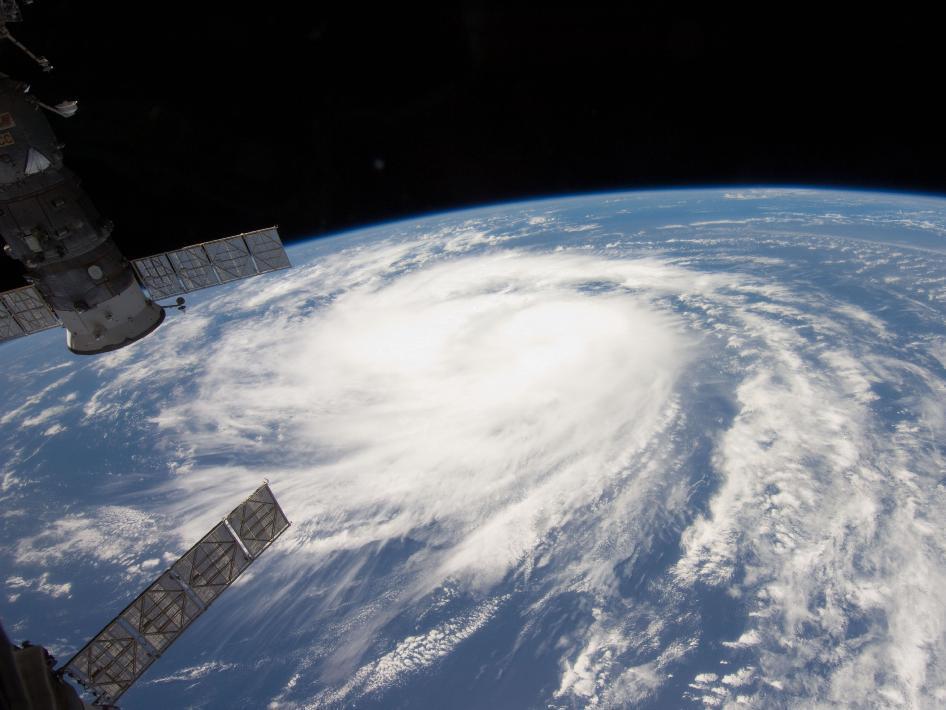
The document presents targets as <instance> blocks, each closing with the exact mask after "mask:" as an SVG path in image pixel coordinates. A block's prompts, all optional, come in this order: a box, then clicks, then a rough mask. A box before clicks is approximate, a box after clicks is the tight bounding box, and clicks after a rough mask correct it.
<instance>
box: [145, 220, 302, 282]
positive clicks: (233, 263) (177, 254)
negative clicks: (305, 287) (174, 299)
mask: <svg viewBox="0 0 946 710" xmlns="http://www.w3.org/2000/svg"><path fill="white" fill-rule="evenodd" d="M132 263H133V264H134V265H135V270H136V271H137V272H138V277H139V280H140V281H141V283H142V284H143V285H144V287H145V288H147V289H148V291H149V292H150V293H151V298H153V299H155V300H157V299H160V298H165V297H167V296H176V295H177V294H179V293H188V292H190V291H197V290H198V289H202V288H207V287H209V286H216V285H217V284H223V283H227V282H229V281H236V280H237V279H243V278H246V277H247V276H256V275H257V274H262V273H265V272H267V271H276V270H277V269H287V268H289V267H290V266H292V264H291V263H290V262H289V256H288V255H287V254H286V250H285V249H284V248H283V244H282V241H281V240H280V239H279V232H278V231H277V230H276V228H275V227H267V228H266V229H258V230H256V231H255V232H247V233H246V234H237V235H235V236H232V237H226V238H225V239H215V240H213V241H210V242H201V243H200V244H195V245H194V246H190V247H186V248H184V249H177V250H175V251H169V252H166V253H164V254H155V255H154V256H148V257H145V258H144V259H136V260H135V261H133V262H132Z"/></svg>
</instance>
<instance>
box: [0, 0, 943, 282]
mask: <svg viewBox="0 0 946 710" xmlns="http://www.w3.org/2000/svg"><path fill="white" fill-rule="evenodd" d="M21 4H22V3H21ZM334 5H335V7H328V6H326V5H323V4H320V3H298V4H297V3H292V4H290V3H282V2H272V3H266V4H255V5H250V4H245V5H244V4H242V3H240V2H231V3H226V4H223V3H209V2H202V3H167V2H160V3H159V2H153V1H151V0H136V1H135V2H128V1H127V0H126V1H125V2H121V3H117V2H105V1H101V0H96V1H95V2H80V0H37V2H36V3H35V4H33V5H28V6H25V5H24V6H23V11H24V15H25V20H26V21H25V22H23V23H21V24H16V25H12V26H11V29H12V30H13V32H14V33H15V35H16V36H17V37H18V38H19V39H21V40H22V41H24V42H25V43H26V44H28V46H30V47H31V48H32V49H34V51H36V52H37V53H39V54H44V55H46V56H48V57H49V58H50V60H51V61H52V62H53V63H54V64H55V65H56V71H54V72H53V73H52V74H48V75H47V74H43V73H42V72H40V71H39V70H38V69H36V68H34V67H33V66H31V65H30V64H29V63H27V62H26V61H24V60H23V59H22V58H21V57H20V56H19V54H18V53H17V52H16V51H15V50H14V49H13V48H12V47H11V46H9V45H7V46H4V47H2V48H0V70H2V71H6V72H7V73H9V74H11V75H12V76H15V77H17V78H23V79H27V80H30V81H32V82H33V89H34V93H36V94H37V95H38V96H40V97H41V98H43V99H45V100H47V101H49V102H53V103H55V102H57V101H59V100H61V99H63V98H78V99H79V101H80V107H81V108H80V112H79V114H78V115H76V116H75V117H74V118H72V119H69V120H64V119H60V118H56V117H53V118H52V119H51V122H52V123H53V126H54V128H55V130H56V131H57V133H58V134H59V136H60V138H61V139H62V141H63V142H64V143H66V158H67V164H68V165H69V166H70V167H71V168H72V169H73V170H75V171H76V172H77V173H78V174H79V175H80V177H81V178H82V179H83V180H84V184H85V187H86V189H87V191H88V192H89V194H90V195H91V197H92V199H93V200H94V201H95V203H96V204H97V205H98V207H99V209H100V210H101V211H102V213H103V214H104V215H105V216H107V217H110V218H111V219H112V220H114V222H115V224H116V231H115V239H116V241H117V242H118V244H119V246H120V247H121V248H122V250H123V251H124V252H125V253H126V255H127V256H129V257H132V258H133V257H138V256H143V255H145V254H147V253H151V252H155V251H161V250H165V249H170V248H174V247H177V246H181V245H184V244H187V243H190V242H195V241H201V240H205V239H211V238H215V237H220V236H226V235H228V234H230V233H235V232H240V231H246V230H249V229H253V228H257V227H260V226H265V225H269V224H273V223H278V224H279V225H280V231H281V233H282V235H283V237H284V239H285V240H286V241H292V240H295V239H300V238H306V237H309V236H313V235H317V234H324V233H329V232H334V231H338V230H342V229H345V228H349V227H353V226H357V225H365V224H370V223H373V222H377V221H381V220H386V219H391V218H396V217H402V216H408V215H412V214H420V213H424V212H429V211H432V210H444V209H450V208H454V207H460V206H465V205H474V204H480V203H487V202H495V201H505V200H512V199H517V198H525V197H529V196H538V195H548V194H555V193H573V192H579V191H590V190H604V189H620V188H634V187H655V186H670V185H698V184H720V183H725V184H734V183H738V184H752V183H767V184H778V183H790V184H813V185H834V186H859V187H876V188H895V189H903V190H916V191H932V192H946V136H944V131H943V117H942V112H941V109H940V106H939V104H940V94H941V93H942V91H943V85H944V84H943V76H942V69H943V64H944V62H943V45H942V42H941V40H940V37H939V27H940V25H939V23H938V22H937V21H936V20H935V19H934V18H932V17H925V16H922V15H909V14H906V13H905V12H899V13H898V12H897V11H896V10H895V9H888V10H886V11H885V13H884V14H874V15H872V14H869V13H868V12H867V10H866V9H865V8H866V6H864V7H862V8H861V9H860V10H859V11H858V14H857V15H856V16H828V15H827V14H825V13H824V12H811V11H807V12H805V13H802V12H801V11H800V10H793V9H791V8H789V7H788V6H786V7H784V9H782V10H781V11H780V12H781V13H782V14H767V15H764V16H763V15H762V14H761V13H759V14H757V15H745V14H739V15H731V16H725V15H721V14H719V9H718V8H716V7H709V6H707V9H706V10H704V11H702V12H695V13H694V12H693V11H691V10H687V9H684V8H682V7H677V6H674V5H664V6H662V7H664V9H662V10H657V9H654V8H651V7H650V6H649V5H648V6H646V8H645V7H644V6H640V5H636V4H634V3H625V4H624V7H623V9H608V8H606V7H605V6H596V5H594V4H593V3H589V2H584V3H567V4H554V5H545V6H543V7H529V8H513V7H511V6H510V5H509V4H508V3H507V4H500V3H487V2H476V1H470V2H464V3H448V2H442V3H439V4H438V5H436V6H433V9H431V8H426V7H425V8H417V7H413V8H412V7H410V6H405V5H403V4H400V3H389V4H388V5H387V6H377V7H376V6H374V5H373V4H362V3H353V2H347V3H344V4H343V3H335V4H334ZM340 8H344V9H340ZM4 261H6V260H4ZM3 268H4V269H6V270H5V271H4V272H3V273H2V274H0V276H2V278H3V281H2V283H0V286H3V287H10V286H15V285H19V283H20V282H19V281H18V278H17V277H16V276H15V273H16V271H15V267H11V265H10V264H9V263H5V264H4V266H3Z"/></svg>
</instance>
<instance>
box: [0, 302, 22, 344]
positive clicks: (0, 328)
mask: <svg viewBox="0 0 946 710" xmlns="http://www.w3.org/2000/svg"><path fill="white" fill-rule="evenodd" d="M21 335H26V332H24V330H23V329H22V328H21V327H20V324H19V323H17V322H16V321H15V320H14V319H13V316H12V315H10V311H8V310H7V309H6V306H4V305H3V299H0V343H2V342H3V341H4V340H13V339H14V338H19V337H20V336H21Z"/></svg>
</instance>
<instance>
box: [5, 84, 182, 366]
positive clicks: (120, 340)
mask: <svg viewBox="0 0 946 710" xmlns="http://www.w3.org/2000/svg"><path fill="white" fill-rule="evenodd" d="M111 231H112V226H111V223H110V222H108V221H106V220H104V219H102V217H101V215H99V213H98V211H97V210H96V209H95V206H94V205H93V204H92V201H91V200H90V199H89V197H88V196H87V195H86V194H85V192H84V191H83V190H82V188H81V186H80V184H79V181H78V179H77V178H76V177H75V176H74V175H73V174H72V173H71V172H70V171H69V170H67V169H66V168H65V166H63V163H62V154H61V151H60V147H59V144H58V142H57V141H56V137H55V135H54V134H53V131H52V128H51V127H50V125H49V122H48V121H47V120H46V117H45V116H44V115H43V113H42V110H41V108H40V106H39V104H38V102H37V101H36V100H35V99H33V98H32V97H31V96H30V94H29V93H28V91H27V87H26V86H25V85H24V84H22V83H20V82H17V81H13V80H11V79H9V78H7V77H3V76H2V75H0V235H2V237H3V240H4V241H5V242H6V246H5V248H4V251H5V252H6V253H7V254H8V255H9V256H10V257H12V258H14V259H16V260H17V261H19V262H20V263H21V264H23V266H24V268H25V272H26V273H25V275H26V279H27V280H28V281H29V282H30V283H32V284H34V285H35V286H36V289H37V290H38V291H39V292H40V293H41V294H42V296H43V298H45V300H46V301H47V303H48V304H49V306H50V308H52V310H53V311H54V312H55V313H56V315H57V316H58V317H59V319H60V321H61V322H62V325H63V326H64V327H65V328H66V331H67V334H66V344H67V346H68V347H69V349H70V350H71V351H72V352H74V353H79V354H96V353H101V352H107V351H109V350H114V349H116V348H119V347H122V346H124V345H127V344H129V343H131V342H134V341H135V340H138V339H140V338H143V337H144V336H146V335H148V334H149V333H151V332H152V331H153V330H154V329H155V328H157V327H158V326H159V325H160V324H161V322H162V321H163V320H164V309H163V308H161V306H159V305H157V304H156V303H154V302H153V301H152V300H151V299H150V298H148V297H147V296H146V295H145V293H144V292H143V291H142V289H141V286H140V285H139V283H138V281H137V279H136V278H135V274H134V271H133V270H132V268H131V265H130V264H129V263H128V261H127V260H126V259H125V258H124V256H122V254H121V252H120V251H119V250H118V247H117V246H116V245H115V243H114V242H113V241H112V238H111Z"/></svg>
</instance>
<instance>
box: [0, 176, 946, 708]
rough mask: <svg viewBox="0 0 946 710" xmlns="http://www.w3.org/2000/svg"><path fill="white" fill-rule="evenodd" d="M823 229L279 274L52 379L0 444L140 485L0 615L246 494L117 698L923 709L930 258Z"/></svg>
mask: <svg viewBox="0 0 946 710" xmlns="http://www.w3.org/2000/svg"><path fill="white" fill-rule="evenodd" d="M668 194H669V195H674V194H675V193H668ZM806 194H808V195H809V196H808V197H805V195H806ZM818 195H819V193H803V192H802V193H795V192H793V193H789V194H781V193H777V192H776V191H736V192H729V193H726V194H725V195H723V194H722V193H720V194H719V195H717V196H715V197H714V198H713V200H715V201H710V200H709V198H706V200H707V201H709V204H707V203H706V202H705V201H703V200H700V201H694V200H693V199H691V200H690V202H687V201H686V199H683V198H674V199H675V200H677V202H674V200H670V199H669V198H668V200H667V201H665V202H660V201H659V200H658V198H657V197H655V196H651V197H649V198H644V197H640V196H638V197H635V198H627V199H626V200H621V199H614V200H605V199H603V198H586V200H585V201H584V202H580V203H578V204H577V206H576V205H574V204H572V205H571V206H570V207H569V208H568V209H561V208H555V207H554V206H549V203H545V205H546V207H544V208H542V209H539V208H536V207H527V208H523V207H509V208H502V209H495V210H493V211H491V212H490V213H489V214H488V215H481V216H476V215H474V216H472V217H470V218H468V219H462V220H461V219H458V218H456V217H443V218H439V220H434V221H430V222H425V223H420V224H418V225H413V226H407V227H398V228H395V227H392V228H388V230H387V231H383V230H376V231H375V232H374V233H373V234H369V235H367V236H366V237H364V238H360V239H354V240H351V241H348V242H346V241H345V240H343V239H340V240H335V241H334V242H333V243H332V248H328V247H327V246H324V244H323V246H319V244H320V243H318V242H317V243H315V245H316V246H315V247H306V248H303V249H297V250H295V253H294V255H293V258H294V259H295V260H296V261H297V266H296V268H294V269H293V270H292V271H289V272H285V273H283V274H281V275H278V277H269V278H268V279H267V280H265V281H260V282H246V283H244V284H239V285H237V286H235V287H234V288H231V289H229V290H227V291H224V292H222V293H220V294H216V295H214V294H208V295H207V296H206V297H205V298H204V300H202V301H201V300H199V299H198V300H197V301H196V303H195V304H194V305H192V306H191V308H190V309H189V312H188V313H187V314H186V316H183V317H174V318H171V319H169V322H168V323H167V324H166V325H165V326H163V327H162V329H161V330H160V331H159V335H157V336H156V337H151V338H148V339H146V340H144V341H142V342H141V343H139V344H137V345H136V346H134V347H132V348H128V349H125V350H122V351H118V352H116V353H113V354H110V355H108V356H105V357H103V358H99V359H97V360H95V361H94V362H93V363H91V364H89V365H87V366H86V367H87V368H88V370H87V371H86V375H87V376H89V377H90V378H91V379H90V381H94V382H95V383H96V384H95V385H94V387H92V388H91V389H90V390H89V391H87V392H81V391H80V395H79V396H78V397H71V398H70V397H69V393H71V392H73V391H75V389H76V388H77V387H80V385H79V384H77V381H76V379H73V377H72V374H71V372H70V371H69V370H68V369H67V370H63V371H55V372H52V373H50V374H49V375H48V377H49V378H53V377H55V379H50V382H49V384H48V385H47V386H46V387H47V389H42V390H39V394H34V395H33V398H32V399H29V400H27V401H26V402H25V403H24V404H22V405H21V406H19V407H18V408H11V409H9V410H8V411H4V412H0V417H2V419H0V421H2V426H3V427H4V428H3V429H2V430H0V431H2V432H3V434H4V435H5V436H13V435H14V434H15V433H16V432H17V431H30V432H36V436H37V439H38V438H39V437H40V436H41V435H42V434H43V433H44V432H45V433H47V434H49V437H44V438H56V437H58V438H59V439H61V438H62V437H67V436H69V435H70V432H75V431H83V430H88V431H92V430H96V431H97V430H98V428H100V427H113V428H115V427H117V428H122V427H125V428H128V427H131V429H132V430H134V431H135V432H141V433H145V432H147V437H148V438H147V442H148V443H147V447H148V448H147V459H148V460H149V461H151V462H154V461H156V460H159V461H160V462H162V466H163V468H162V469H161V470H163V471H165V472H166V473H164V474H163V475H157V474H156V473H155V472H154V470H151V469H149V470H151V473H149V474H147V475H145V474H144V473H141V470H140V469H135V470H136V472H137V473H140V474H141V478H140V482H139V484H138V487H137V489H135V488H134V487H132V486H130V485H126V484H124V483H123V482H122V481H121V480H120V476H117V475H116V476H112V477H111V480H110V482H109V484H108V486H109V487H110V488H109V490H112V491H114V492H115V493H116V496H117V502H115V503H110V504H108V505H101V506H97V507H90V508H85V509H80V508H76V509H74V510H70V511H69V512H68V513H67V514H66V515H60V516H58V517H57V518H56V519H55V520H51V521H49V524H48V525H47V526H46V528H45V529H44V531H43V532H42V533H41V534H35V535H31V536H28V537H22V538H21V539H18V540H16V541H15V544H14V545H13V546H12V547H11V548H9V549H8V550H5V552H6V553H7V555H8V559H10V560H11V561H12V564H13V567H12V572H14V573H15V575H13V574H12V573H11V575H10V576H9V579H8V580H7V585H8V587H11V589H12V591H10V595H11V596H12V595H24V594H28V593H33V594H45V595H46V596H47V597H48V596H52V597H56V598H57V599H58V600H59V601H62V600H63V599H66V598H68V596H69V595H70V594H74V593H76V591H77V584H76V583H75V582H73V583H72V585H71V587H70V585H69V583H68V582H67V581H66V579H67V577H65V576H63V574H64V573H62V574H59V576H56V574H53V577H52V578H51V577H49V576H48V574H52V573H46V575H41V574H40V573H39V570H40V569H41V568H42V569H47V570H52V571H53V572H55V571H56V570H64V569H65V564H66V561H67V560H68V559H73V560H74V559H76V558H78V559H88V560H94V561H97V563H98V564H100V565H103V566H104V567H106V568H109V569H113V570H115V572H114V573H115V574H121V575H123V579H134V580H137V579H140V580H145V579H147V577H148V575H149V574H151V573H153V572H154V571H156V570H157V569H159V568H160V566H161V565H163V564H165V562H166V561H167V560H169V559H173V556H174V554H176V553H177V552H180V551H182V549H183V548H184V547H186V545H187V544H189V542H191V541H193V540H195V539H197V538H198V537H199V536H200V535H201V534H202V533H203V532H205V529H206V528H209V527H210V525H212V524H213V522H214V521H215V519H218V518H219V516H220V515H221V514H222V513H224V512H226V510H228V509H229V507H230V506H231V505H232V504H233V503H235V502H236V501H237V500H239V499H240V498H241V497H242V496H244V495H245V494H246V493H247V492H249V491H250V490H252V489H253V487H254V486H255V485H258V483H259V481H260V480H261V479H262V478H263V477H267V478H269V480H270V483H271V486H272V488H273V490H274V491H275V493H276V495H277V497H278V498H279V500H280V501H281V502H282V504H283V507H284V509H285V511H286V513H287V515H288V516H289V518H290V519H291V520H292V521H293V526H292V527H291V528H290V530H289V531H288V532H287V533H286V534H285V535H284V537H283V538H282V539H281V540H280V541H279V543H278V544H277V545H276V546H275V547H274V548H273V549H272V550H271V551H269V552H267V553H266V555H265V558H264V559H261V560H260V561H259V562H258V563H257V566H254V567H253V568H251V572H250V573H249V574H248V579H246V581H245V582H244V581H241V583H240V584H239V585H237V588H235V589H234V590H232V591H230V592H228V598H227V599H226V600H225V601H224V600H222V601H221V602H220V604H219V606H216V607H215V608H214V610H213V613H214V614H216V615H217V616H216V619H217V620H216V622H213V623H211V622H206V623H204V622H201V623H202V624H203V626H201V627H200V628H197V627H195V629H194V630H193V632H189V633H191V634H192V636H193V637H192V638H188V640H187V641H186V642H185V641H183V640H182V642H181V644H182V645H183V646H184V647H185V649H187V650H186V651H185V655H182V656H180V657H179V660H180V665H179V666H178V667H176V668H174V667H171V666H170V665H169V664H168V662H167V660H165V661H162V663H163V664H164V667H162V668H161V669H160V670H157V669H156V670H155V675H156V676H160V677H158V678H156V679H154V680H152V681H150V682H149V683H148V684H147V686H146V689H147V692H144V691H140V692H141V694H140V695H136V696H135V698H136V700H137V699H138V698H141V699H142V702H147V698H149V697H152V698H161V697H164V696H161V695H160V694H159V693H161V692H169V693H170V692H183V688H184V685H182V683H185V682H187V683H193V681H195V680H197V679H199V681H200V683H198V684H197V685H195V686H188V687H193V688H194V690H193V691H192V692H195V693H197V695H195V697H197V698H199V697H200V695H199V693H200V688H201V687H207V688H210V690H209V691H208V692H214V693H224V692H225V691H226V686H227V684H231V686H232V687H236V688H241V689H243V690H242V692H246V693H249V692H250V691H252V692H253V693H254V694H255V697H259V698H264V699H265V702H266V703H269V704H270V706H271V707H274V708H282V707H342V706H350V705H353V704H358V705H359V706H372V705H373V704H378V705H384V704H386V703H392V702H396V701H400V702H405V703H407V704H408V705H409V704H410V702H411V700H412V699H414V701H417V702H419V700H418V699H420V698H426V699H427V701H429V702H434V700H435V699H440V700H443V699H444V698H449V697H451V693H452V694H453V695H452V697H454V698H460V701H459V702H460V705H462V704H463V702H464V701H466V702H468V703H469V704H470V705H471V706H477V705H481V704H482V702H484V701H485V700H486V699H491V702H492V704H496V705H498V706H500V707H504V706H507V705H508V706H518V707H539V706H541V707H561V708H567V707H626V706H629V705H644V706H646V705H648V704H655V705H661V704H663V705H666V704H668V703H669V704H671V705H677V706H682V705H683V706H685V705H693V706H709V707H723V706H726V707H735V706H741V705H746V706H760V705H768V706H772V705H775V706H794V707H813V706H819V705H820V706H824V707H829V706H837V705H845V704H847V705H851V706H867V705H871V704H875V703H877V702H881V703H882V704H884V705H889V706H902V707H934V706H936V705H938V704H940V703H942V702H946V683H944V681H943V678H946V666H944V661H943V658H944V657H946V591H944V590H946V555H944V553H946V534H944V533H943V530H944V529H946V525H944V523H946V519H944V518H946V507H944V503H946V500H944V490H943V485H942V480H943V473H944V466H943V441H944V439H943V434H944V431H943V428H944V422H946V417H944V405H943V402H944V399H943V393H944V377H946V369H944V366H946V362H944V361H946V357H944V355H943V354H944V353H946V337H944V334H943V332H942V330H943V329H942V324H943V314H944V307H943V299H944V291H943V289H944V285H943V284H944V283H946V269H944V258H943V255H942V253H941V252H937V251H936V250H935V249H933V250H931V247H930V246H929V244H928V243H926V242H924V243H923V245H921V246H922V249H918V248H916V247H915V246H911V245H909V244H907V243H903V244H896V245H891V244H888V243H884V242H881V241H879V240H876V239H872V240H864V239H859V238H855V237H853V236H850V235H848V234H846V233H844V231H843V230H845V229H848V227H849V226H850V225H851V224H854V225H855V226H857V225H858V224H860V225H865V228H871V229H874V228H876V225H878V224H881V225H885V226H884V228H885V229H889V225H890V219H892V217H889V215H888V216H885V215H887V213H886V212H885V213H884V214H874V213H869V214H867V216H863V215H862V212H865V211H866V210H867V208H866V207H864V205H862V204H861V203H859V202H857V200H856V199H855V198H853V197H850V196H847V197H845V196H843V195H842V196H835V198H832V199H833V200H834V201H833V202H831V204H830V205H829V206H827V207H824V208H821V209H815V207H818V206H819V204H818V203H819V200H822V199H825V198H819V197H818ZM681 199H682V200H683V202H682V203H681V202H680V201H679V200H681ZM648 200H649V202H648ZM791 200H803V201H804V204H803V205H802V206H801V207H797V206H795V207H793V206H787V207H786V206H784V204H783V203H784V202H785V201H791ZM805 200H807V201H805ZM724 202H726V204H727V205H728V206H727V207H726V208H725V209H724V208H722V207H719V206H718V205H717V203H719V204H723V203H724ZM773 203H774V204H775V207H773V206H772V205H773ZM813 205H814V206H815V207H813ZM726 209H728V210H729V212H727V211H726ZM832 210H833V211H832ZM638 213H640V214H638ZM941 213H946V211H944V210H942V209H941ZM832 214H836V215H838V216H836V217H832V216H831V215H832ZM852 215H853V216H852ZM904 219H909V220H911V221H912V223H914V224H920V225H921V227H917V228H916V229H917V230H922V231H923V234H924V235H925V237H930V234H929V233H930V231H931V229H932V228H931V227H929V226H922V225H923V224H932V225H935V224H939V223H941V222H937V221H936V219H937V215H935V214H934V215H926V216H924V217H923V219H920V218H919V217H917V216H916V215H913V216H910V217H905V218H904ZM885 220H886V221H885ZM901 222H902V220H901ZM901 226H902V225H901ZM904 228H906V227H904ZM825 230H827V231H825ZM831 230H834V231H831ZM835 232H837V234H836V233H835ZM930 238H932V237H930ZM892 278H895V279H897V280H894V281H891V280H890V279H892ZM216 314H226V316H225V317H224V316H217V315H216ZM937 329H938V330H937ZM79 379H81V378H79ZM64 413H68V414H70V416H69V417H66V418H65V419H64V418H63V414H64ZM132 418H133V424H132V423H130V422H131V419H132ZM56 426H59V427H62V430H51V427H56ZM50 432H51V433H50ZM142 441H144V438H142ZM127 445H130V444H127ZM140 445H141V446H142V447H145V446H146V444H144V443H142V444H140ZM38 446H41V445H39V444H38ZM28 455H29V454H28V453H27V452H20V453H18V456H19V458H18V459H17V458H14V459H12V461H13V464H12V465H10V466H8V470H6V471H5V473H4V478H3V481H4V483H3V486H4V488H3V491H4V495H8V496H12V497H11V498H10V500H11V501H12V502H13V505H14V507H15V506H16V505H22V506H25V505H26V503H25V502H23V501H26V500H27V495H28V491H29V490H30V483H29V477H30V475H33V476H34V477H35V476H36V475H38V474H36V473H35V471H34V473H32V474H29V473H28V471H33V469H28V467H26V466H25V465H23V464H22V463H18V462H22V461H23V460H24V459H25V457H26V456H28ZM135 465H136V464H127V466H131V467H132V468H134V466H135ZM116 479H117V481H116ZM8 489H9V493H8V492H7V491H8ZM161 537H163V539H164V543H163V547H162V546H160V545H159V546H158V547H155V544H154V540H155V539H158V538H161ZM119 541H120V542H119ZM162 555H163V557H162ZM159 558H160V559H161V560H162V561H161V565H158V564H157V563H158V561H159ZM11 579H12V580H13V582H12V583H11V582H10V580H11ZM90 584H91V583H90ZM57 585H59V586H57ZM14 602H16V600H14ZM11 603H13V602H11ZM17 603H18V602H17ZM119 608H120V605H119ZM115 610H116V611H117V610H118V608H116V609H115ZM102 621H103V622H104V621H105V618H103V619H102ZM90 623H91V622H90ZM89 630H90V631H94V627H93V628H91V629H89ZM80 641H81V639H79V638H76V639H75V640H74V641H73V643H78V642H80ZM188 653H189V654H191V655H187V654H188ZM182 668H183V670H181V669H182ZM149 677H150V676H149ZM214 683H216V686H214ZM202 684H206V685H202ZM460 688H462V689H464V690H463V693H462V694H460V695H457V694H458V693H459V692H460V691H459V690H458V689H460ZM133 692H136V693H137V692H139V691H133ZM149 693H151V695H148V694H149ZM128 697H129V698H131V697H132V696H131V695H129V696H128ZM166 697H172V696H170V695H168V696H166ZM208 697H226V696H225V695H219V696H217V695H211V696H208ZM514 699H518V700H514ZM878 699H880V700H878Z"/></svg>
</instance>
